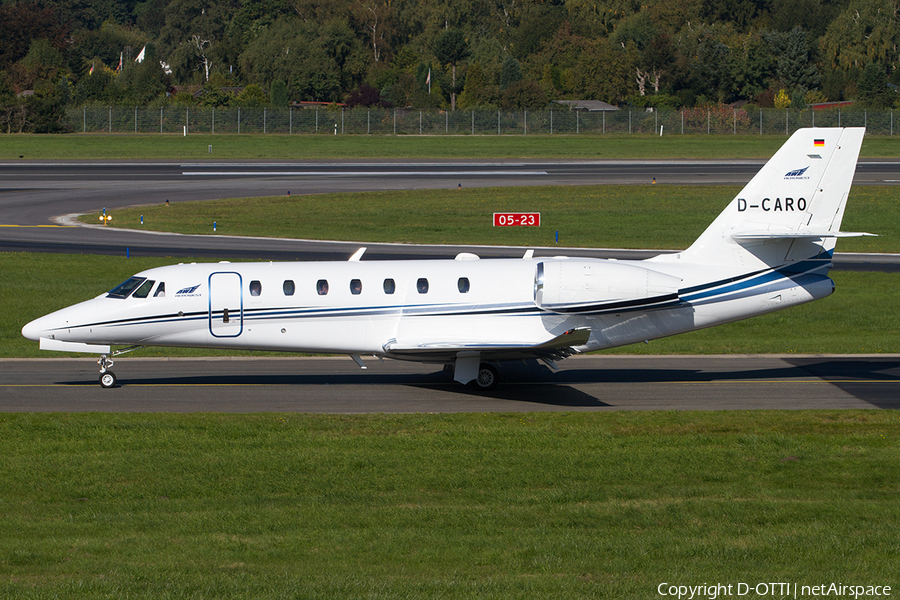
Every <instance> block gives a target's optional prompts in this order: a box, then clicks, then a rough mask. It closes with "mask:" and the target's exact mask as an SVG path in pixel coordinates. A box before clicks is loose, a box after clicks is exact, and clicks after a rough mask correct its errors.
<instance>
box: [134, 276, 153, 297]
mask: <svg viewBox="0 0 900 600" xmlns="http://www.w3.org/2000/svg"><path fill="white" fill-rule="evenodd" d="M154 283H156V282H155V281H153V280H152V279H148V280H147V281H145V282H144V283H142V284H141V287H139V288H138V289H136V290H135V292H134V294H133V296H134V297H135V298H146V297H147V296H149V295H150V290H152V289H153V284H154Z"/></svg>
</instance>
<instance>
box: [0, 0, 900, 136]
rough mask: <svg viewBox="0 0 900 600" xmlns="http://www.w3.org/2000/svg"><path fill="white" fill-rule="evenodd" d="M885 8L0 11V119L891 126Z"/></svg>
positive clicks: (599, 3) (845, 2)
mask: <svg viewBox="0 0 900 600" xmlns="http://www.w3.org/2000/svg"><path fill="white" fill-rule="evenodd" d="M897 2H898V0H683V1H682V2H671V0H644V1H643V2H638V1H637V0H487V1H484V2H472V1H471V0H416V1H412V0H144V1H139V0H78V1H76V2H72V1H71V0H37V1H34V2H28V1H19V0H3V2H2V4H0V39H3V40H4V44H3V45H0V107H2V111H0V119H3V123H2V125H3V130H5V131H7V132H12V131H37V132H42V131H58V130H61V129H64V127H65V125H64V118H63V114H64V111H65V108H66V107H71V106H101V105H102V106H147V107H154V106H168V105H175V106H179V105H184V106H191V105H200V106H246V107H254V106H287V105H289V104H291V103H299V102H326V103H344V104H346V105H347V106H350V107H354V106H381V107H401V108H402V107H415V108H422V109H427V108H432V109H449V110H456V109H478V110H483V109H504V110H521V109H539V108H544V107H546V106H547V104H548V102H551V101H553V100H561V99H578V100H603V101H605V102H609V103H611V104H615V105H625V104H627V105H631V106H634V107H639V108H642V107H657V108H668V109H674V108H680V107H694V106H710V105H721V104H731V103H750V104H752V105H756V106H759V107H763V108H765V107H777V108H786V107H794V108H802V107H804V106H806V105H808V104H813V103H819V102H826V101H833V102H838V101H848V100H852V101H854V102H855V103H856V104H857V105H859V106H863V107H870V108H888V107H893V106H894V103H895V102H896V100H897V95H896V92H895V90H896V84H900V73H898V70H897V62H898V55H900V5H898V4H897ZM26 91H27V92H26ZM23 92H26V93H25V94H23Z"/></svg>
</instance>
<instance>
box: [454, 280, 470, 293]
mask: <svg viewBox="0 0 900 600" xmlns="http://www.w3.org/2000/svg"><path fill="white" fill-rule="evenodd" d="M456 287H457V288H458V289H459V293H460V294H468V293H469V278H468V277H460V278H459V281H457V282H456Z"/></svg>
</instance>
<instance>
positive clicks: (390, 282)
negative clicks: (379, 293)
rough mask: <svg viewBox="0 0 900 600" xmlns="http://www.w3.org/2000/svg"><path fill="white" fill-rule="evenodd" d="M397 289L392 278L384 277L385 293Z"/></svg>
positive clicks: (391, 292)
mask: <svg viewBox="0 0 900 600" xmlns="http://www.w3.org/2000/svg"><path fill="white" fill-rule="evenodd" d="M395 291H397V285H396V284H395V283H394V280H393V279H385V280H384V293H385V294H393V293H394V292H395Z"/></svg>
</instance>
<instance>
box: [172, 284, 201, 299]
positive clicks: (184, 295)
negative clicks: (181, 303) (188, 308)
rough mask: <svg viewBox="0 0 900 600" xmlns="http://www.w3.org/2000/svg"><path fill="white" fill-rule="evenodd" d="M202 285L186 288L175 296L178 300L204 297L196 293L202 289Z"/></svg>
mask: <svg viewBox="0 0 900 600" xmlns="http://www.w3.org/2000/svg"><path fill="white" fill-rule="evenodd" d="M200 285H201V284H199V283H198V284H197V285H195V286H193V287H186V288H184V289H181V290H178V292H176V294H175V297H176V298H190V297H192V296H202V294H195V293H194V292H196V291H197V289H198V288H199V287H200Z"/></svg>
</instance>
